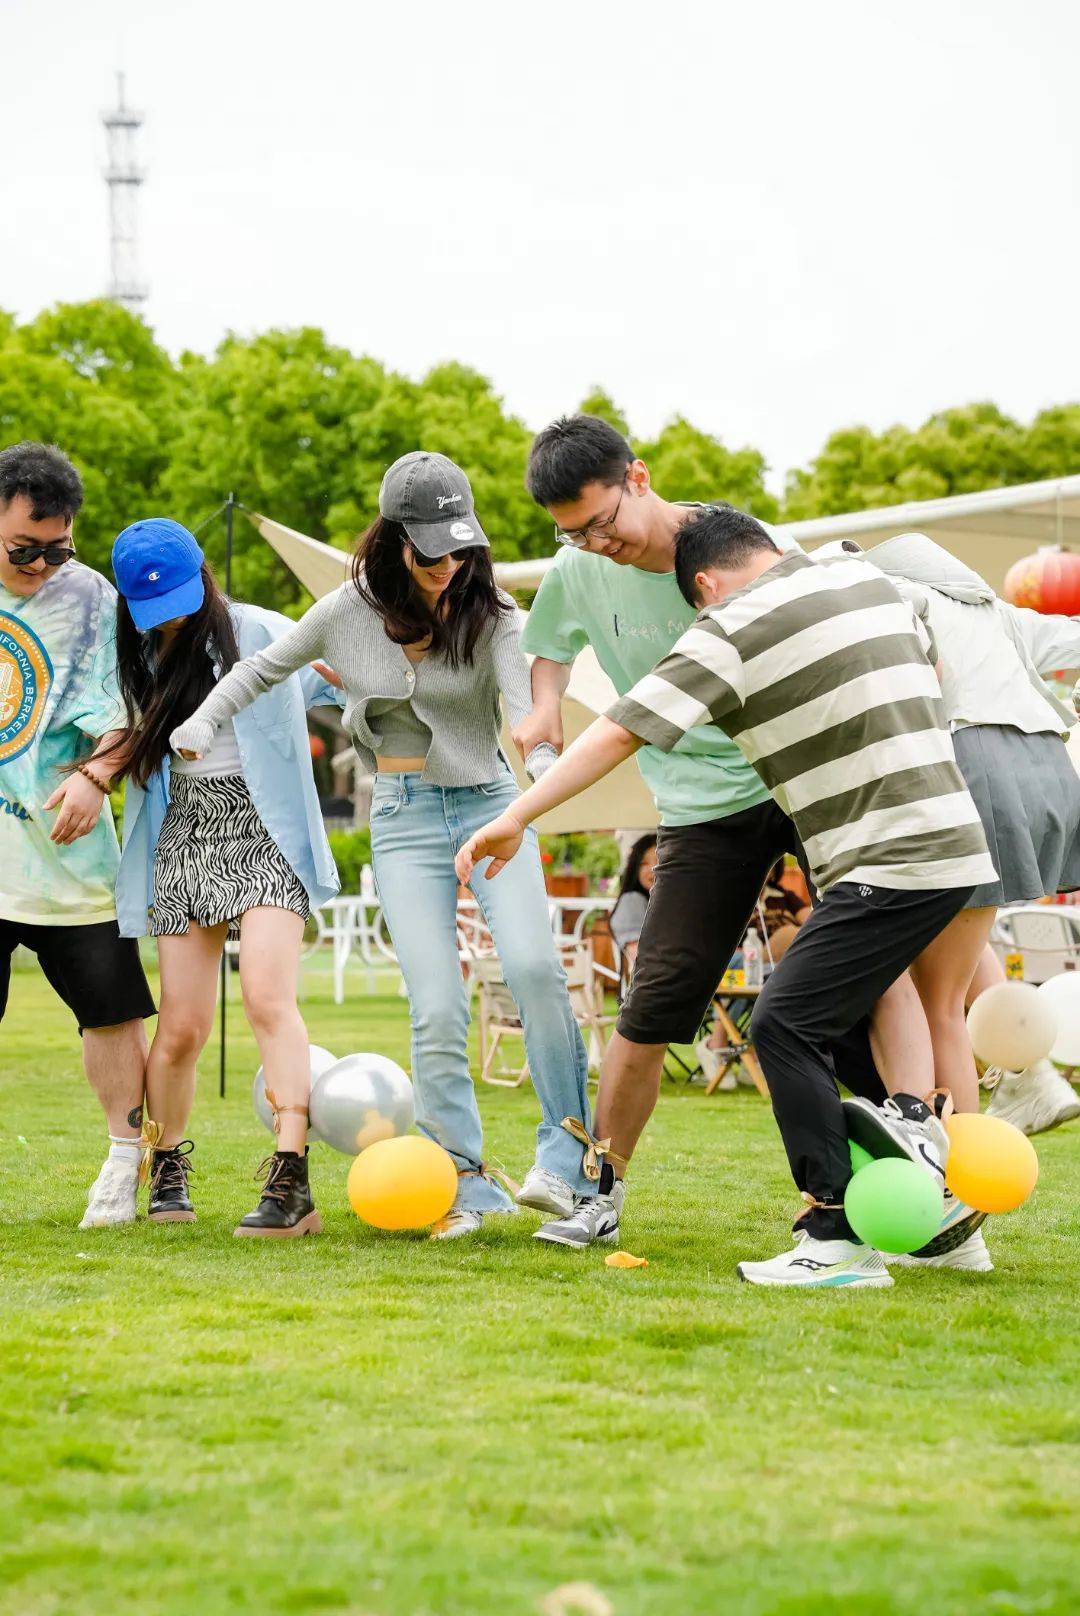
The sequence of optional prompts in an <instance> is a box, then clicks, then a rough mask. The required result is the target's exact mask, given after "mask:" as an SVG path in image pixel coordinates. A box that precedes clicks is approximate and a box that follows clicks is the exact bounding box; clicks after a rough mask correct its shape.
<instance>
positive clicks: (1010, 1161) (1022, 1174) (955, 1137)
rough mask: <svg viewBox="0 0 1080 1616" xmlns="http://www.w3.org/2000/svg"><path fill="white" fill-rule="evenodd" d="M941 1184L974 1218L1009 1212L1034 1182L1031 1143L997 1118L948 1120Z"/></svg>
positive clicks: (975, 1116)
mask: <svg viewBox="0 0 1080 1616" xmlns="http://www.w3.org/2000/svg"><path fill="white" fill-rule="evenodd" d="M945 1126H946V1128H947V1129H948V1133H949V1160H948V1162H947V1163H946V1165H945V1183H946V1184H947V1185H948V1187H949V1189H951V1190H952V1192H953V1194H954V1195H955V1196H956V1198H957V1199H958V1200H960V1201H965V1202H966V1203H967V1205H968V1206H973V1207H974V1208H975V1210H976V1212H1011V1211H1012V1210H1013V1208H1014V1207H1017V1206H1020V1205H1021V1203H1022V1202H1024V1201H1026V1200H1027V1198H1028V1196H1029V1195H1030V1194H1031V1192H1032V1190H1033V1189H1034V1188H1035V1180H1036V1179H1037V1178H1038V1176H1039V1158H1038V1156H1036V1154H1035V1147H1034V1145H1033V1144H1032V1143H1031V1140H1030V1139H1028V1138H1026V1137H1025V1135H1024V1134H1022V1133H1021V1132H1020V1129H1019V1128H1014V1127H1013V1125H1012V1123H1011V1122H1005V1121H1003V1120H1002V1118H1001V1117H988V1116H983V1115H979V1114H977V1113H971V1114H964V1115H960V1114H957V1115H955V1116H951V1117H950V1118H949V1120H948V1121H947V1122H946V1124H945Z"/></svg>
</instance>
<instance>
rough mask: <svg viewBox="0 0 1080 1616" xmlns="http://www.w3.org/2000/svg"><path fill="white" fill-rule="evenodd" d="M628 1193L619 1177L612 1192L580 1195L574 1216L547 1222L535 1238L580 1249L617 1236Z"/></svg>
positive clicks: (614, 1238)
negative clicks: (625, 1197) (620, 1216)
mask: <svg viewBox="0 0 1080 1616" xmlns="http://www.w3.org/2000/svg"><path fill="white" fill-rule="evenodd" d="M625 1194H626V1191H625V1189H624V1188H623V1184H622V1181H621V1180H620V1179H616V1180H615V1183H614V1184H613V1185H612V1187H611V1194H610V1195H577V1196H575V1197H574V1210H573V1211H572V1212H571V1214H570V1216H569V1217H568V1218H559V1219H557V1220H556V1221H555V1222H554V1223H545V1224H544V1226H543V1228H542V1229H537V1231H536V1233H535V1234H534V1235H533V1239H534V1240H544V1241H546V1242H547V1243H548V1244H549V1245H553V1246H572V1247H574V1248H575V1250H578V1251H582V1250H584V1248H585V1247H586V1246H591V1245H592V1244H593V1242H594V1241H596V1240H606V1241H612V1240H617V1239H618V1238H619V1215H620V1213H621V1212H622V1205H623V1198H624V1196H625Z"/></svg>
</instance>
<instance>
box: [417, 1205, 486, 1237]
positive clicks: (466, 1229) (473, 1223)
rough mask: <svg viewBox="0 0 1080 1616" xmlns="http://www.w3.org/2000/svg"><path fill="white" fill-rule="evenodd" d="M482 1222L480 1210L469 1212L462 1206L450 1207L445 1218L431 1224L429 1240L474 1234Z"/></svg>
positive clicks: (482, 1217) (482, 1216)
mask: <svg viewBox="0 0 1080 1616" xmlns="http://www.w3.org/2000/svg"><path fill="white" fill-rule="evenodd" d="M483 1222H484V1214H483V1213H482V1212H469V1211H467V1210H466V1209H465V1208H463V1207H451V1208H450V1211H449V1212H448V1213H447V1214H446V1216H445V1218H440V1219H439V1221H438V1223H435V1224H432V1228H431V1234H430V1236H429V1239H431V1240H460V1239H461V1237H462V1235H463V1234H475V1233H476V1231H477V1229H479V1228H480V1227H481V1226H482V1224H483Z"/></svg>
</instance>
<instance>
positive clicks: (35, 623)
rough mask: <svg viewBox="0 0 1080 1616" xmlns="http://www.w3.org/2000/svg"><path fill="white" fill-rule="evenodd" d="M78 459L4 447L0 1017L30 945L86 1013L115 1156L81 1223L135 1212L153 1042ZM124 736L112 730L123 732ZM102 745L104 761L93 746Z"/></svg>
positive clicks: (110, 615) (0, 506)
mask: <svg viewBox="0 0 1080 1616" xmlns="http://www.w3.org/2000/svg"><path fill="white" fill-rule="evenodd" d="M81 504H82V483H81V481H80V479H79V475H78V473H77V472H76V470H75V468H74V466H72V465H71V464H70V462H69V461H68V460H66V459H65V457H64V456H63V455H62V454H61V453H60V451H59V450H58V449H53V448H50V447H48V446H47V445H45V444H41V443H18V444H14V445H12V446H11V447H9V448H7V449H4V450H3V451H2V452H0V1019H2V1018H3V1015H4V1011H5V1009H6V1008H7V1000H8V992H9V988H10V981H11V959H12V955H13V953H14V951H15V949H16V948H17V947H19V946H20V945H22V946H23V947H25V948H27V949H29V950H30V951H31V952H32V953H34V954H36V955H37V958H38V962H39V964H40V965H41V968H42V970H43V971H44V973H45V976H46V977H47V978H48V981H49V982H50V983H51V985H52V987H53V988H54V989H55V990H56V992H57V993H58V994H59V996H60V998H61V999H63V1001H64V1003H65V1004H66V1005H67V1006H68V1008H69V1009H70V1010H71V1012H72V1013H73V1015H74V1016H75V1019H76V1021H77V1022H78V1025H79V1029H80V1031H81V1033H82V1050H83V1064H84V1066H85V1068H86V1075H87V1077H88V1079H89V1080H90V1083H91V1086H92V1087H93V1089H94V1091H95V1093H96V1094H97V1097H98V1099H99V1100H100V1102H101V1106H102V1109H103V1110H104V1112H105V1115H106V1119H107V1122H108V1129H109V1139H110V1150H109V1155H108V1157H107V1159H106V1161H105V1163H104V1165H103V1167H102V1169H101V1172H100V1174H99V1175H98V1178H97V1180H96V1182H95V1184H94V1186H93V1188H92V1189H91V1191H90V1196H89V1204H88V1206H87V1210H86V1215H85V1217H84V1218H83V1222H82V1224H81V1227H82V1228H96V1227H101V1226H104V1225H106V1224H113V1223H128V1222H130V1221H131V1220H132V1219H133V1218H134V1216H135V1192H136V1187H137V1181H138V1173H139V1162H140V1156H141V1152H140V1149H139V1138H140V1134H141V1129H142V1104H143V1084H144V1073H145V1067H146V1035H145V1031H144V1029H143V1018H144V1017H146V1016H152V1015H154V1014H155V1010H154V1001H153V999H152V998H151V996H150V991H149V988H148V987H147V984H146V978H145V976H144V975H143V969H142V965H141V963H140V961H139V952H138V946H137V944H136V943H135V942H134V941H132V940H131V939H130V938H122V937H121V936H120V933H119V930H118V928H117V924H116V909H115V907H114V903H113V887H114V884H115V880H116V871H117V867H118V865H119V859H120V855H119V849H118V847H117V842H116V832H115V830H114V829H113V822H112V815H111V813H110V811H109V806H108V802H107V800H106V794H107V791H108V785H109V767H108V764H109V754H108V745H109V742H110V741H113V742H116V741H118V740H119V734H118V732H119V731H120V730H121V728H122V727H123V726H124V725H125V723H126V719H125V711H124V704H123V702H122V701H121V699H120V693H119V690H118V687H117V681H116V595H115V592H114V590H113V588H112V585H111V584H109V583H108V582H107V581H106V579H104V578H103V577H102V576H101V574H100V573H97V572H92V571H91V570H90V568H89V567H84V566H82V565H81V564H80V563H79V562H78V561H76V560H75V559H74V554H75V549H74V544H73V542H72V535H71V529H72V522H73V520H74V518H75V516H76V514H77V512H78V510H79V508H80V506H81ZM114 732H116V733H114ZM98 741H101V742H102V745H101V746H100V747H99V748H98V751H97V753H96V755H95V756H94V759H93V761H92V762H88V761H87V759H88V758H89V756H90V754H91V753H92V752H93V751H94V747H95V742H98Z"/></svg>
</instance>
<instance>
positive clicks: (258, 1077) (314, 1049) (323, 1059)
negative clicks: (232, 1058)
mask: <svg viewBox="0 0 1080 1616" xmlns="http://www.w3.org/2000/svg"><path fill="white" fill-rule="evenodd" d="M310 1048H311V1081H312V1083H314V1081H315V1079H316V1078H317V1077H318V1076H319V1075H320V1073H322V1072H325V1071H327V1070H328V1069H329V1068H330V1067H331V1066H333V1064H334V1062H335V1060H336V1059H337V1056H336V1055H331V1053H330V1051H329V1050H328V1049H323V1048H322V1046H321V1045H320V1044H312V1045H311V1046H310ZM251 1100H252V1104H253V1105H254V1107H255V1115H256V1116H257V1117H258V1119H259V1121H260V1122H261V1123H262V1125H263V1127H264V1128H268V1129H269V1130H270V1132H271V1133H273V1131H274V1113H273V1111H272V1110H271V1108H270V1101H269V1100H268V1099H267V1098H266V1078H265V1076H264V1075H263V1069H262V1067H261V1066H260V1067H259V1070H258V1071H257V1072H256V1073H255V1081H254V1083H253V1084H252V1086H251Z"/></svg>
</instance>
